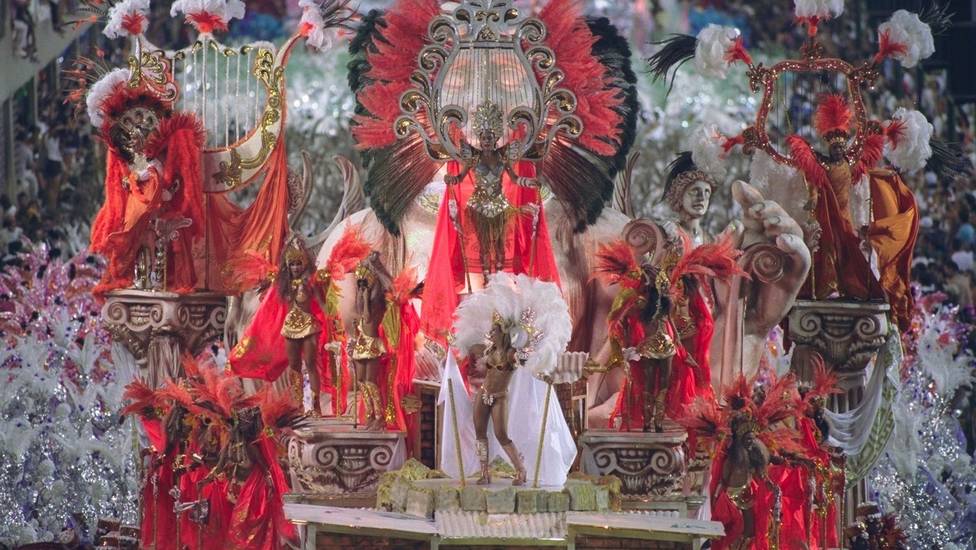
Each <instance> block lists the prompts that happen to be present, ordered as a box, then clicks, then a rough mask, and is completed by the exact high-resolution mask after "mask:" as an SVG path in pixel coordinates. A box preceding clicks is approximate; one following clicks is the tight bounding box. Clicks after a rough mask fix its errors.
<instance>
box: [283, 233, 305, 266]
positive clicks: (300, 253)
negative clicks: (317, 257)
mask: <svg viewBox="0 0 976 550" xmlns="http://www.w3.org/2000/svg"><path fill="white" fill-rule="evenodd" d="M307 260H308V253H307V252H305V246H304V245H302V242H301V240H299V238H298V237H297V236H295V237H292V239H291V240H290V241H288V247H287V248H286V249H285V261H286V262H288V263H291V262H294V261H302V262H305V261H307Z"/></svg>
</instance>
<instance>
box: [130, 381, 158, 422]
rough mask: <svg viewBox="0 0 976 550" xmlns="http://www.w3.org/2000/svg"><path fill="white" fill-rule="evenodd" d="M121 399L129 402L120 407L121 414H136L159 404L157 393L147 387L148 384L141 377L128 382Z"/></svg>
mask: <svg viewBox="0 0 976 550" xmlns="http://www.w3.org/2000/svg"><path fill="white" fill-rule="evenodd" d="M122 399H125V400H127V401H129V402H130V403H129V404H128V405H126V406H125V407H123V408H122V414H123V415H130V414H138V415H142V413H143V412H144V411H145V410H146V409H154V408H156V407H157V406H158V405H159V401H160V398H159V395H158V394H157V393H156V391H155V390H153V389H152V388H150V387H149V385H148V384H146V382H145V381H144V380H142V379H141V378H136V379H135V380H133V381H132V382H129V384H128V385H126V387H125V392H124V393H123V394H122Z"/></svg>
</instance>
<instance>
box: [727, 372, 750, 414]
mask: <svg viewBox="0 0 976 550" xmlns="http://www.w3.org/2000/svg"><path fill="white" fill-rule="evenodd" d="M722 399H723V400H724V401H725V402H726V403H731V402H732V401H733V400H742V401H744V402H745V403H746V407H747V408H748V407H751V406H753V402H752V382H750V381H749V380H747V379H746V377H745V376H743V375H741V374H740V375H739V376H736V377H735V380H733V381H732V383H731V384H729V385H728V386H726V387H725V390H723V391H722Z"/></svg>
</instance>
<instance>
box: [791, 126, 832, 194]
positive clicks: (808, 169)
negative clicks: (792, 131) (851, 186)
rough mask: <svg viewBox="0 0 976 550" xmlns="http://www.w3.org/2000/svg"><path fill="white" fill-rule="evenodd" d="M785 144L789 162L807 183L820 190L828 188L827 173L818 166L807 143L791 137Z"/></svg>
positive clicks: (793, 136)
mask: <svg viewBox="0 0 976 550" xmlns="http://www.w3.org/2000/svg"><path fill="white" fill-rule="evenodd" d="M786 144H787V145H788V146H789V148H790V161H791V162H792V163H793V165H794V166H796V167H797V168H798V169H799V170H800V171H801V172H803V175H804V176H806V178H807V181H808V182H809V183H812V184H813V185H816V186H818V187H820V188H821V189H824V188H827V187H829V186H830V179H829V178H828V177H827V172H826V171H825V170H824V167H823V166H821V165H820V162H818V161H817V157H816V156H815V155H814V154H813V150H812V149H810V144H809V143H807V142H806V141H804V140H803V138H801V137H800V136H798V135H792V136H789V137H788V138H786Z"/></svg>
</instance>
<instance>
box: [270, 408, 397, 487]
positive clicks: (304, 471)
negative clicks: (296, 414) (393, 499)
mask: <svg viewBox="0 0 976 550" xmlns="http://www.w3.org/2000/svg"><path fill="white" fill-rule="evenodd" d="M311 422H312V423H311V426H310V427H309V428H306V429H302V430H298V432H297V433H296V436H297V437H293V438H291V439H290V440H289V441H288V468H289V470H290V472H291V480H292V492H293V493H296V496H297V497H298V498H300V500H301V501H303V502H309V503H317V504H325V503H335V504H342V505H348V506H372V505H373V502H374V501H375V498H376V485H377V482H378V481H379V478H380V474H382V473H383V472H387V471H390V470H396V469H398V468H400V467H401V466H402V465H403V462H404V460H405V458H406V449H405V442H404V433H403V432H368V431H363V430H355V429H353V428H352V426H350V425H349V424H344V423H339V422H337V421H335V420H333V419H325V418H324V419H318V420H312V421H311Z"/></svg>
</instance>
